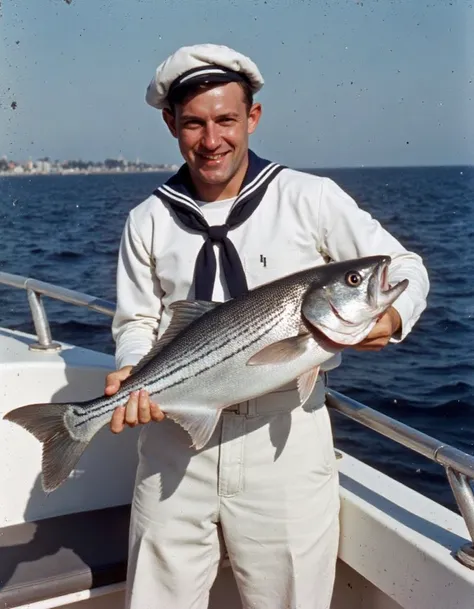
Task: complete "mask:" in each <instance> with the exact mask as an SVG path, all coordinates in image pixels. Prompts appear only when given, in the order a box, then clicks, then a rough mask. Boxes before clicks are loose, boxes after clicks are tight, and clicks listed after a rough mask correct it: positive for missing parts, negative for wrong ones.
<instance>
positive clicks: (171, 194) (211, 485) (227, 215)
mask: <svg viewBox="0 0 474 609" xmlns="http://www.w3.org/2000/svg"><path fill="white" fill-rule="evenodd" d="M250 194H251V195H252V196H251V197H250ZM246 197H247V198H246ZM239 214H242V216H240V215H239ZM216 227H217V228H216ZM223 227H225V228H223ZM374 254H388V255H390V256H391V257H392V264H391V265H390V268H389V281H390V282H391V283H396V282H397V281H400V280H402V279H404V278H408V279H409V282H410V283H409V286H408V288H407V289H406V291H405V292H404V293H403V294H402V295H401V296H400V298H399V299H398V300H397V301H396V302H395V304H394V307H395V308H396V309H397V310H398V312H399V314H400V317H401V320H402V328H401V332H400V334H399V336H397V337H395V338H393V339H392V340H393V341H399V340H402V339H403V338H405V336H406V335H407V334H408V333H409V332H410V330H411V328H412V327H413V325H414V323H416V321H417V319H418V318H419V316H420V314H421V313H422V311H423V309H424V308H425V306H426V296H427V292H428V285H429V284H428V277H427V273H426V270H425V268H424V266H423V263H422V261H421V258H420V257H419V256H418V255H416V254H414V253H412V252H409V251H407V250H406V249H405V248H404V247H403V246H402V245H401V244H400V243H399V242H398V241H397V240H396V239H395V238H394V237H393V236H391V235H390V234H389V233H388V232H387V231H385V230H384V229H383V228H382V226H381V225H380V224H379V223H378V222H377V221H376V220H375V219H373V218H372V217H371V216H370V215H369V214H368V213H367V212H365V211H363V210H361V209H360V208H359V207H358V206H357V205H356V203H355V202H354V201H353V199H352V198H351V197H350V196H349V195H347V194H346V193H345V192H344V191H343V190H342V189H341V188H339V186H337V185H336V184H335V183H334V182H333V181H332V180H330V179H328V178H322V177H319V176H314V175H309V174H306V173H303V172H298V171H295V170H292V169H288V168H285V167H282V166H279V165H278V164H274V163H273V164H272V163H269V162H268V161H263V160H262V159H260V158H259V157H257V156H256V155H255V154H253V153H251V154H250V167H249V170H248V172H247V177H246V180H245V182H244V184H243V186H242V188H241V192H240V194H239V196H238V197H237V198H236V199H235V200H230V201H217V202H213V203H207V204H206V203H203V202H199V201H196V200H195V199H194V198H193V196H192V191H191V189H190V185H189V181H188V178H187V177H186V170H185V169H184V168H182V169H181V170H180V172H178V174H177V175H176V176H174V177H173V178H172V179H171V180H169V181H168V182H167V183H166V184H165V185H163V186H161V187H160V188H158V189H157V190H156V191H155V192H154V193H153V194H152V195H151V196H150V197H148V198H147V199H146V200H145V201H144V202H143V203H141V204H140V205H138V206H137V207H136V208H135V209H133V210H132V211H131V212H130V214H129V216H128V219H127V222H126V226H125V229H124V233H123V237H122V242H121V246H120V254H119V263H118V273H117V310H116V314H115V317H114V321H113V335H114V338H115V340H116V343H117V351H116V361H117V367H122V366H125V365H133V364H135V363H137V361H138V360H139V359H141V357H142V356H143V355H144V354H145V353H147V352H148V351H149V349H150V347H151V345H152V344H153V342H154V340H155V339H156V335H157V334H158V335H161V334H162V333H163V332H164V331H165V329H166V327H167V326H168V324H169V322H170V318H171V312H170V308H169V307H170V305H171V304H172V303H173V302H174V301H176V300H180V299H192V298H195V297H196V296H198V297H199V298H202V297H203V296H204V297H206V298H212V300H216V301H224V300H227V299H228V298H231V297H232V296H234V295H237V294H238V293H241V292H243V291H245V290H246V289H252V288H255V287H257V286H259V285H261V284H263V283H267V282H269V281H272V280H274V279H277V278H279V277H282V276H284V275H287V274H290V273H293V272H296V271H299V270H302V269H305V268H309V267H311V266H315V265H318V264H325V263H326V262H327V261H328V260H334V261H339V260H347V259H351V258H357V257H362V256H369V255H374ZM241 271H243V278H242V274H241ZM235 278H237V280H236V281H235V283H234V279H235ZM339 361H340V357H339V356H337V357H335V358H333V360H332V361H330V362H329V363H328V364H327V365H326V368H331V367H333V366H336V365H338V364H339ZM189 445H190V441H189V436H188V435H187V434H186V432H184V431H183V430H182V429H181V428H180V427H179V426H178V425H176V424H175V423H173V422H172V421H170V420H165V421H164V422H163V423H158V424H155V423H152V424H149V425H145V426H144V427H143V429H142V431H141V435H140V441H139V467H138V472H137V479H136V487H135V493H134V499H133V505H132V519H131V529H130V556H129V571H128V581H127V607H128V608H129V609H162V608H166V609H191V608H193V609H205V608H206V607H207V603H208V598H209V589H210V587H211V585H212V582H213V580H214V578H215V576H216V573H217V569H218V565H219V560H220V544H221V541H222V539H223V540H224V542H225V545H226V547H227V550H228V552H229V557H230V562H231V564H232V568H233V572H234V576H235V579H236V582H237V585H238V587H239V591H240V594H241V597H242V603H243V606H244V607H245V608H248V609H250V608H255V609H289V608H291V609H296V607H298V608H299V609H327V608H328V607H329V605H330V599H331V594H332V587H333V582H334V574H335V563H336V557H337V548H338V535H339V528H338V527H339V525H338V510H339V497H338V475H337V468H336V465H335V459H334V451H333V442H332V432H331V425H330V420H329V416H328V412H327V409H326V406H325V405H324V384H323V382H322V381H321V380H319V381H318V382H317V384H316V387H315V390H314V392H313V394H312V396H311V397H310V399H309V400H308V402H307V404H306V405H305V406H304V408H301V407H300V406H299V400H298V393H297V391H296V389H295V385H294V384H292V385H291V386H287V387H284V388H282V389H281V390H280V391H276V392H274V393H272V394H269V395H266V396H263V397H261V398H258V399H255V400H250V401H249V402H247V403H245V404H243V405H240V406H239V407H236V408H232V409H229V410H225V411H224V413H223V417H222V420H221V422H220V423H219V425H218V427H217V429H216V431H215V433H214V435H213V437H212V438H211V441H210V443H209V444H208V445H207V446H206V447H205V448H204V449H203V450H200V451H196V450H195V449H192V448H190V447H189Z"/></svg>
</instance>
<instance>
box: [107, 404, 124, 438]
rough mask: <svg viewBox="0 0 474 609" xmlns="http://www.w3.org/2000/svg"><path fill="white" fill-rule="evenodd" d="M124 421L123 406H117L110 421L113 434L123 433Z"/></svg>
mask: <svg viewBox="0 0 474 609" xmlns="http://www.w3.org/2000/svg"><path fill="white" fill-rule="evenodd" d="M124 421H125V406H119V407H118V408H116V409H115V410H114V413H113V415H112V419H111V421H110V429H111V431H112V432H113V433H120V432H121V431H123V428H124Z"/></svg>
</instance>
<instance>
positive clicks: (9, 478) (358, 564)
mask: <svg viewBox="0 0 474 609" xmlns="http://www.w3.org/2000/svg"><path fill="white" fill-rule="evenodd" d="M0 284H3V285H7V286H10V287H11V288H16V289H22V290H24V291H25V292H26V296H27V298H28V302H29V305H30V309H31V315H32V319H33V323H34V328H35V330H34V333H31V334H29V333H26V332H21V331H18V330H12V329H9V328H2V327H0V396H1V399H0V419H1V417H2V416H3V414H5V413H6V412H7V411H9V410H11V409H12V408H15V407H17V406H20V405H23V404H27V403H33V402H62V401H67V400H71V399H74V400H82V399H89V398H92V397H96V396H97V395H99V394H100V393H102V392H103V388H104V378H105V376H106V374H107V373H108V372H109V371H111V370H113V369H114V368H115V366H114V358H113V357H112V356H110V355H107V354H105V353H100V352H98V351H94V350H90V349H86V348H83V347H79V346H77V345H74V344H68V343H66V342H56V341H54V340H53V337H52V336H51V331H50V327H49V323H48V318H47V315H46V313H45V309H44V306H43V298H44V297H49V298H53V299H57V300H60V301H63V302H64V303H69V304H70V305H76V306H81V307H87V308H88V309H90V310H93V311H96V312H100V313H102V314H104V315H107V316H109V317H111V316H113V314H114V310H115V305H114V304H113V303H111V302H108V301H105V300H102V299H100V298H95V297H93V296H90V295H87V294H84V293H82V292H77V291H73V290H68V289H65V288H62V287H60V286H55V285H52V284H49V283H45V282H41V281H37V280H35V279H31V278H27V277H21V276H18V275H12V274H9V273H5V272H1V273H0ZM327 403H328V406H329V407H330V408H332V409H335V410H336V411H338V412H339V413H341V414H342V415H344V416H346V417H349V418H350V419H352V420H353V421H356V422H358V423H360V424H361V425H364V426H366V427H368V428H370V429H372V430H374V431H375V432H377V433H379V434H382V435H384V436H386V437H388V438H391V439H392V440H394V441H396V442H399V443H400V444H402V445H404V446H405V447H408V448H410V449H411V450H413V451H415V452H417V453H420V454H422V455H424V456H425V457H427V458H428V459H431V460H432V461H434V462H436V463H437V464H439V467H442V468H444V469H445V471H446V475H447V477H448V480H449V483H450V485H451V488H452V491H453V494H454V497H455V499H456V502H457V506H458V508H459V513H457V512H454V511H451V510H449V509H447V508H446V507H443V506H442V505H440V504H438V503H436V502H435V501H433V500H432V499H429V498H427V497H425V496H424V495H422V494H420V493H419V492H417V491H415V490H413V489H411V488H408V487H407V486H405V485H403V484H401V483H400V482H399V481H396V480H394V479H393V478H391V477H390V476H387V475H385V474H383V473H381V472H379V471H377V470H375V469H374V468H372V467H370V466H368V465H367V464H365V463H363V462H362V461H360V460H358V459H356V458H354V457H353V456H351V455H350V454H348V453H347V452H344V451H341V450H339V449H338V450H337V456H338V459H337V466H338V469H339V475H340V496H341V514H340V522H341V537H340V547H339V555H338V562H337V573H336V583H335V589H334V597H333V601H332V604H331V609H399V608H400V607H402V608H405V609H434V608H436V609H454V608H456V609H470V608H474V546H473V542H472V540H473V539H474V495H473V492H472V488H471V482H472V480H473V479H474V457H473V456H470V455H468V454H466V453H464V452H462V451H460V450H457V449H456V448H454V447H451V446H448V445H445V444H443V443H442V442H440V441H438V440H436V439H435V438H432V437H430V436H427V435H426V434H423V433H421V432H419V431H417V430H416V429H413V428H411V427H408V426H406V425H405V424H403V423H401V422H399V421H396V420H395V419H392V418H389V417H387V416H386V415H384V414H381V413H379V412H377V411H375V410H373V409H371V408H370V407H368V406H366V405H364V404H361V403H359V402H356V401H354V400H353V399H351V398H350V397H347V396H345V395H342V394H340V393H338V392H337V391H334V390H333V389H331V388H328V390H327ZM138 433H139V432H138V428H135V429H127V430H126V431H125V432H124V433H122V434H120V436H115V435H113V434H111V433H110V432H109V431H108V429H107V428H104V429H103V430H102V431H101V432H99V434H98V435H97V436H96V437H95V438H94V439H93V441H92V443H91V445H90V446H89V448H88V450H87V451H86V452H85V453H84V455H83V456H82V458H81V460H80V461H79V463H78V465H77V467H76V469H75V470H74V471H73V472H72V473H71V475H70V477H69V479H68V480H67V481H66V482H65V483H64V484H63V485H62V486H61V487H60V488H59V489H58V490H56V491H55V492H53V493H51V494H49V495H46V494H45V493H44V492H43V490H42V487H41V447H40V444H39V442H37V441H36V440H35V439H34V438H33V437H32V436H31V435H30V434H29V433H27V432H25V431H24V430H23V429H22V428H20V427H18V426H16V425H13V424H11V423H9V422H7V421H1V420H0V447H1V448H0V488H1V495H0V497H1V500H0V607H2V608H3V609H7V608H9V609H10V608H17V609H27V608H28V609H51V608H53V607H66V608H68V609H112V608H113V609H117V608H118V607H122V606H123V603H124V590H125V575H126V563H127V540H128V525H129V514H130V501H131V497H132V492H133V484H134V476H135V468H136V464H137V456H136V442H137V437H138ZM117 472H119V475H117ZM223 607H225V608H226V609H239V608H240V607H241V604H240V599H239V594H238V591H237V588H236V585H235V581H234V579H233V575H232V570H231V568H230V565H229V561H228V560H227V559H226V558H225V557H224V559H223V561H222V564H221V565H220V569H219V573H218V577H217V579H216V581H215V584H214V586H213V589H212V594H211V600H210V604H209V609H218V608H223ZM170 609H171V608H170Z"/></svg>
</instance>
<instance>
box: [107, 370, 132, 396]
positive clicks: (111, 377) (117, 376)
mask: <svg viewBox="0 0 474 609" xmlns="http://www.w3.org/2000/svg"><path fill="white" fill-rule="evenodd" d="M131 370H132V366H124V367H123V368H120V370H116V371H115V372H111V373H110V374H108V375H107V377H106V379H105V395H113V394H114V393H117V391H118V390H119V389H120V385H121V383H122V381H124V380H125V379H126V378H127V377H129V376H130V372H131Z"/></svg>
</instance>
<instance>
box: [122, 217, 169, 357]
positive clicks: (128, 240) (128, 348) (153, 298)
mask: <svg viewBox="0 0 474 609" xmlns="http://www.w3.org/2000/svg"><path fill="white" fill-rule="evenodd" d="M162 294H163V292H162V290H161V287H160V285H159V281H158V278H157V277H156V274H155V271H154V263H153V258H152V255H151V251H150V250H149V248H147V246H146V245H145V243H144V242H143V239H142V238H141V237H140V235H139V232H138V230H137V228H136V227H135V225H134V223H133V219H132V217H131V215H129V216H128V218H127V222H126V223H125V228H124V231H123V233H122V239H121V242H120V250H119V257H118V265H117V307H116V312H115V316H114V319H113V322H112V336H113V338H114V340H115V342H116V351H115V361H116V366H117V369H119V368H122V367H123V366H128V365H131V366H133V365H135V364H136V363H138V362H139V361H140V359H141V358H142V357H143V356H144V355H145V354H146V353H148V351H149V350H150V348H151V347H152V346H153V343H154V342H155V339H156V334H157V331H158V326H159V322H160V317H161V307H162V304H161V297H162Z"/></svg>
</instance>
